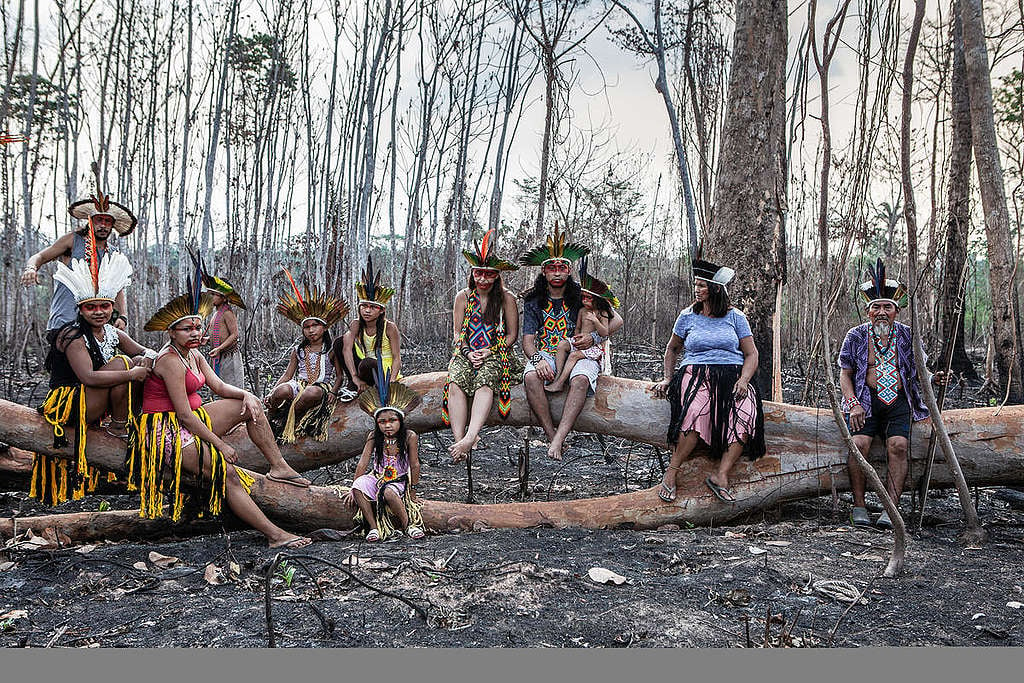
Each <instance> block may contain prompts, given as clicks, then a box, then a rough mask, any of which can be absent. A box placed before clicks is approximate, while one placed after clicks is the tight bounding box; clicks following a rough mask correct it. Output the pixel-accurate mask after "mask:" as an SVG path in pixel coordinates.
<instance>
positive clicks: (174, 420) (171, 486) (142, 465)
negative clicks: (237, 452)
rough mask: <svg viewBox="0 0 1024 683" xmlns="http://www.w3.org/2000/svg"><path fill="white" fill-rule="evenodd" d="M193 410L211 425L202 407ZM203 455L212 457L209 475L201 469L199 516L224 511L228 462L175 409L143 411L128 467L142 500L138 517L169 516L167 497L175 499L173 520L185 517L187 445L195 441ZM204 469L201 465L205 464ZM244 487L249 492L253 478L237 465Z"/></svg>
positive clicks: (131, 485)
mask: <svg viewBox="0 0 1024 683" xmlns="http://www.w3.org/2000/svg"><path fill="white" fill-rule="evenodd" d="M193 413H194V414H195V415H196V417H198V418H199V419H200V420H202V421H203V424H205V425H206V427H207V428H210V426H211V425H210V416H209V414H208V413H207V412H206V410H205V409H204V408H203V407H202V406H200V407H199V408H196V409H195V410H194V411H193ZM193 440H194V443H195V444H196V448H197V449H198V450H199V453H200V455H202V454H204V453H205V454H209V456H210V475H209V476H206V475H205V474H203V473H202V472H200V473H199V474H198V475H197V479H198V482H199V484H198V487H197V488H198V495H199V498H198V501H195V502H197V503H198V505H197V507H198V512H197V514H196V516H197V517H203V516H205V514H206V513H209V514H210V515H213V516H216V515H219V514H220V513H221V510H222V508H223V505H224V500H225V496H226V493H227V467H228V465H229V463H228V462H227V460H225V458H224V454H223V453H221V452H220V450H219V449H217V447H216V446H214V445H213V444H211V443H209V442H208V441H205V440H203V439H200V438H199V437H198V436H195V435H193V434H191V433H190V432H189V431H188V430H187V429H185V428H184V427H182V426H181V424H180V423H179V422H178V416H177V414H176V413H175V412H174V411H169V412H164V413H143V414H142V416H141V417H140V418H139V420H138V423H137V425H136V429H135V431H134V433H133V435H132V439H131V442H130V443H129V446H128V457H127V461H126V463H125V469H126V470H127V471H128V490H129V491H138V492H139V494H140V496H141V498H142V501H141V504H140V506H139V516H140V517H145V518H147V519H156V518H158V517H162V516H163V515H164V496H165V495H167V496H169V497H170V501H169V502H170V508H171V510H170V513H171V519H172V520H173V521H178V520H179V519H181V516H182V512H183V510H184V509H185V503H186V500H187V498H188V496H187V494H186V493H185V492H184V491H182V486H181V474H182V457H181V451H182V447H183V446H188V445H189V444H191V443H193ZM201 469H202V468H201ZM235 472H236V473H237V474H238V478H239V479H240V480H241V482H242V486H243V487H244V488H245V490H246V492H247V493H248V492H249V491H250V490H251V489H252V483H253V479H252V477H250V476H249V475H248V474H246V473H245V471H244V470H241V469H239V468H237V467H236V468H235Z"/></svg>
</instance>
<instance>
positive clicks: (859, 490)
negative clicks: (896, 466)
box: [846, 434, 906, 508]
mask: <svg viewBox="0 0 1024 683" xmlns="http://www.w3.org/2000/svg"><path fill="white" fill-rule="evenodd" d="M853 442H854V443H855V444H857V449H858V450H860V453H861V455H863V456H864V457H865V458H866V457H868V453H869V452H870V451H871V437H870V436H864V435H863V434H858V435H856V436H854V437H853ZM846 469H847V470H849V473H850V490H851V491H852V492H853V506H854V507H859V508H862V507H864V491H865V489H866V488H867V477H865V476H864V471H863V470H862V469H861V468H860V465H859V464H857V460H856V459H855V458H854V457H853V455H852V454H851V455H850V456H848V457H847V459H846ZM904 474H906V473H905V472H904Z"/></svg>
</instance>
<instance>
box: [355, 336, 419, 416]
mask: <svg viewBox="0 0 1024 683" xmlns="http://www.w3.org/2000/svg"><path fill="white" fill-rule="evenodd" d="M373 380H374V383H375V385H376V386H372V387H367V388H366V389H364V390H363V392H362V393H361V394H359V407H360V408H362V409H363V411H364V412H366V413H367V414H368V415H372V416H373V417H374V419H376V417H377V415H378V414H379V413H380V412H381V411H382V410H393V411H395V412H396V413H398V414H399V415H401V416H402V417H403V418H404V417H405V414H406V413H407V412H409V411H410V410H412V409H414V408H415V407H416V406H418V405H419V404H420V401H421V400H422V398H421V397H420V395H419V394H417V393H416V392H415V391H413V390H412V389H410V388H409V387H407V386H406V385H404V384H402V383H401V382H397V381H395V382H393V381H391V371H390V370H387V371H385V370H384V361H383V360H382V359H381V355H380V352H379V351H378V352H377V367H376V368H374V370H373Z"/></svg>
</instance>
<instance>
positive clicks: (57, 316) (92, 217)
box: [21, 191, 138, 343]
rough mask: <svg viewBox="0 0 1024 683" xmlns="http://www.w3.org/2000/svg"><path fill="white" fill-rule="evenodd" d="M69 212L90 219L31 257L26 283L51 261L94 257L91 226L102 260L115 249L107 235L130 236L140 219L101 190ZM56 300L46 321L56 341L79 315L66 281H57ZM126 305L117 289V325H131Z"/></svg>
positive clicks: (48, 334) (34, 279) (32, 282)
mask: <svg viewBox="0 0 1024 683" xmlns="http://www.w3.org/2000/svg"><path fill="white" fill-rule="evenodd" d="M68 213H69V214H71V215H72V216H74V217H75V218H78V219H80V220H84V221H88V223H87V224H86V225H85V226H84V227H82V228H79V229H78V230H76V231H74V232H69V233H68V234H66V235H64V236H62V237H60V238H58V239H57V241H56V242H54V243H53V244H51V245H50V246H48V247H46V248H45V249H43V250H42V251H39V252H37V253H35V254H33V255H32V256H30V257H29V259H28V261H27V262H26V263H25V270H24V271H23V272H22V274H21V284H23V285H25V286H26V287H29V286H32V285H38V284H39V268H41V267H42V266H44V265H46V264H47V263H49V262H51V261H55V260H59V261H60V262H61V263H63V264H64V265H67V264H68V263H70V261H71V259H76V258H77V259H91V258H93V257H94V254H88V253H87V251H88V250H87V244H88V240H87V239H86V236H87V235H88V232H89V230H90V229H92V230H93V234H94V235H95V238H96V251H97V253H99V258H100V261H102V260H103V257H104V256H106V255H107V254H108V253H109V252H110V251H111V250H110V249H109V248H108V246H107V239H108V238H109V237H110V233H111V232H113V231H115V230H116V231H117V234H118V235H119V236H121V237H126V236H128V235H130V234H131V232H132V231H133V230H135V226H136V224H137V223H138V221H137V220H136V218H135V216H134V215H132V212H131V211H129V210H128V209H127V208H125V207H124V206H122V205H120V204H118V203H117V202H112V201H110V197H108V196H107V195H104V194H103V193H102V192H99V191H97V192H96V196H95V197H90V198H89V199H83V200H81V201H77V202H75V203H74V204H72V205H71V206H69V207H68ZM53 284H54V286H53V300H52V301H51V302H50V318H49V320H48V321H47V323H46V338H47V341H50V342H51V343H52V341H53V340H52V337H53V336H54V334H55V333H56V331H57V330H59V329H60V328H61V327H63V326H64V325H65V324H67V323H69V322H71V321H72V320H74V319H75V318H76V317H77V316H78V306H77V304H76V303H75V297H74V295H73V294H72V293H71V290H69V289H68V288H67V287H65V286H64V285H63V284H62V283H60V282H57V281H54V283H53ZM126 313H127V311H126V309H125V294H124V290H122V291H120V292H118V293H117V297H116V298H115V299H114V320H113V325H114V327H117V328H118V329H121V330H123V329H125V328H126V326H127V320H128V318H127V317H126Z"/></svg>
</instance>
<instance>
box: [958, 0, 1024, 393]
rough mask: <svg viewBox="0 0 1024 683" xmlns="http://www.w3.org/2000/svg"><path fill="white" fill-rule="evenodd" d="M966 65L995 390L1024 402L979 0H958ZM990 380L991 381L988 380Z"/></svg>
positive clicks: (1006, 216) (1014, 293) (1011, 265)
mask: <svg viewBox="0 0 1024 683" xmlns="http://www.w3.org/2000/svg"><path fill="white" fill-rule="evenodd" d="M960 18H961V20H962V22H963V40H964V63H965V65H966V75H967V89H968V93H969V98H970V107H971V141H972V143H973V145H974V161H975V163H976V164H977V167H978V185H979V187H980V189H981V206H982V210H983V211H984V214H985V234H986V236H987V238H988V262H989V288H990V292H991V296H992V339H993V341H994V346H995V364H996V372H997V375H998V378H997V381H996V382H995V386H996V388H997V390H998V391H1000V392H1003V391H1005V392H1006V396H1007V397H1008V398H1009V400H1010V401H1011V402H1013V403H1020V402H1021V401H1022V400H1024V387H1022V384H1021V367H1020V359H1021V349H1020V344H1019V341H1018V338H1017V317H1018V313H1019V306H1018V300H1017V290H1016V287H1015V286H1014V261H1015V259H1014V255H1013V249H1012V245H1011V242H1010V214H1009V211H1008V210H1007V207H1006V189H1005V187H1004V185H1003V169H1002V166H1001V162H1000V159H999V141H998V139H997V138H996V124H995V115H994V113H993V108H992V83H991V80H990V79H991V74H990V73H989V62H988V52H987V51H986V49H985V23H984V19H983V17H982V0H960ZM990 379H991V378H990Z"/></svg>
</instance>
